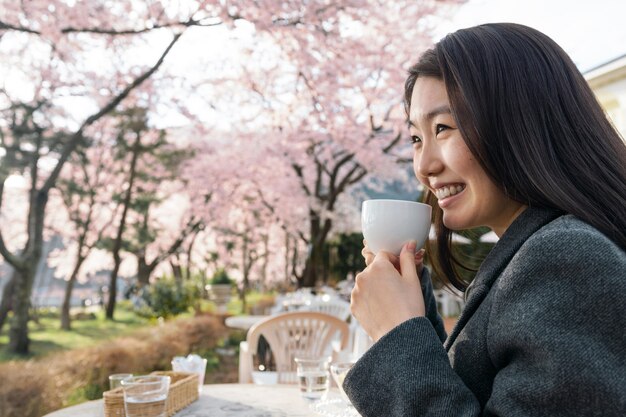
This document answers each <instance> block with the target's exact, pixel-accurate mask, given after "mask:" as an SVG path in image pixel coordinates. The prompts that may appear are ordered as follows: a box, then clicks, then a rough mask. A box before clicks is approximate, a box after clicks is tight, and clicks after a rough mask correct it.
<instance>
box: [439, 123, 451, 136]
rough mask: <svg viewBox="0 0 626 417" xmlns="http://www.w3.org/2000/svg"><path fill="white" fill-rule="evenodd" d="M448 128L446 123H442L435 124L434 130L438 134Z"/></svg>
mask: <svg viewBox="0 0 626 417" xmlns="http://www.w3.org/2000/svg"><path fill="white" fill-rule="evenodd" d="M448 129H450V128H449V127H448V126H446V125H442V124H438V125H437V126H435V132H436V133H437V134H440V133H441V132H443V131H444V130H448Z"/></svg>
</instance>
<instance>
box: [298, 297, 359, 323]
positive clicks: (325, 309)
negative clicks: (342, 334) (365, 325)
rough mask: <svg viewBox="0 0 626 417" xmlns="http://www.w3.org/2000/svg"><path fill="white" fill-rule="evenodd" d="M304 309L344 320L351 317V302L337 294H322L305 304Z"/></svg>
mask: <svg viewBox="0 0 626 417" xmlns="http://www.w3.org/2000/svg"><path fill="white" fill-rule="evenodd" d="M302 310H306V311H318V312H320V313H326V314H330V315H331V316H335V317H337V318H339V319H341V320H343V321H347V320H348V319H349V318H350V303H349V302H347V301H345V300H342V299H341V298H339V297H336V296H330V295H322V296H320V297H316V298H315V299H313V300H312V301H311V303H310V304H306V305H305V306H303V307H302Z"/></svg>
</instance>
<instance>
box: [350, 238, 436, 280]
mask: <svg viewBox="0 0 626 417" xmlns="http://www.w3.org/2000/svg"><path fill="white" fill-rule="evenodd" d="M425 253H426V251H425V250H424V249H420V250H418V251H417V253H416V254H415V268H416V272H417V276H418V277H419V276H420V275H422V269H423V268H424V254H425ZM361 255H363V258H365V265H366V266H369V264H371V263H372V262H374V257H375V255H374V252H372V251H371V250H370V248H369V246H367V240H365V239H363V249H362V250H361ZM387 255H388V256H389V260H390V261H391V263H392V264H393V265H394V266H395V267H396V270H398V272H400V258H399V257H398V256H396V255H393V254H391V253H387Z"/></svg>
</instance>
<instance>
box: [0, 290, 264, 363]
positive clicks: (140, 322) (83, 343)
mask: <svg viewBox="0 0 626 417" xmlns="http://www.w3.org/2000/svg"><path fill="white" fill-rule="evenodd" d="M273 299H274V295H273V294H271V293H260V292H257V291H250V293H248V294H247V295H246V301H247V305H248V308H250V306H254V305H259V304H263V303H265V304H272V302H273ZM198 307H199V309H200V310H201V311H208V312H215V311H216V310H217V309H216V307H215V305H214V304H213V303H212V302H210V301H207V300H201V301H200V305H199V306H198ZM241 307H242V304H241V301H240V300H239V297H238V296H237V295H236V292H235V291H233V296H232V298H231V301H230V303H229V304H228V306H227V314H229V315H238V314H242V312H241V310H242V308H241ZM94 313H95V318H82V319H80V320H78V319H74V320H72V330H69V331H68V330H61V329H60V325H61V323H60V319H59V312H58V310H56V309H47V310H42V311H40V312H39V313H38V315H39V319H38V322H34V321H31V322H30V323H29V325H28V329H29V333H28V336H29V338H30V340H31V344H30V354H29V355H27V356H21V355H16V354H13V353H10V352H8V350H7V345H8V343H9V336H8V333H9V332H8V327H9V326H8V324H7V325H5V327H4V332H3V333H2V334H0V363H2V362H7V361H10V360H28V359H33V358H40V357H44V356H47V355H49V354H50V353H55V352H62V351H66V350H71V349H78V348H84V347H89V346H95V345H97V344H99V343H101V342H103V341H106V340H110V339H113V338H116V337H120V336H126V335H131V334H132V333H133V332H134V331H135V330H137V329H140V328H144V327H147V326H151V325H154V324H156V323H157V320H155V319H147V318H143V317H141V316H138V315H137V314H135V313H134V312H133V310H132V306H131V304H130V302H128V301H121V302H118V303H117V305H116V308H115V320H106V319H105V314H104V311H103V310H102V309H97V310H94ZM193 315H194V312H193V310H192V309H189V311H188V312H186V313H183V314H181V315H179V316H178V317H179V318H189V317H192V316H193Z"/></svg>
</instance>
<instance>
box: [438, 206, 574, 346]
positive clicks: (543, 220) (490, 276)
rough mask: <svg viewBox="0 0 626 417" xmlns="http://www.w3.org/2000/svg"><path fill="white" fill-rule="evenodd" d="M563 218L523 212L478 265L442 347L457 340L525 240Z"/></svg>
mask: <svg viewBox="0 0 626 417" xmlns="http://www.w3.org/2000/svg"><path fill="white" fill-rule="evenodd" d="M561 214H562V212H559V211H557V210H554V209H546V208H536V207H529V208H527V209H526V210H524V211H523V212H522V213H521V214H520V215H519V216H518V217H517V218H516V219H515V220H514V221H513V223H511V225H510V226H509V228H508V229H507V230H506V232H504V235H502V238H500V240H499V241H498V243H497V244H496V245H495V246H494V247H493V249H492V250H491V252H489V254H488V255H487V257H486V258H485V260H484V261H483V263H482V264H481V266H480V268H479V269H478V272H477V273H476V276H475V277H474V280H473V281H472V283H471V284H470V286H469V287H468V288H467V290H466V293H465V303H466V304H465V308H464V309H463V312H462V313H461V316H460V317H459V320H458V322H457V324H456V326H454V329H453V330H452V333H450V336H449V337H448V340H446V343H445V347H446V349H447V350H449V349H450V347H451V346H452V344H453V343H454V341H455V340H456V338H457V336H458V335H459V333H460V332H461V330H462V329H463V327H465V325H466V324H467V322H468V321H469V319H470V318H471V317H472V315H473V314H474V312H475V311H476V309H477V308H478V307H479V306H480V303H481V302H482V301H483V299H484V298H485V297H486V296H487V294H488V293H489V290H490V289H491V286H492V285H493V283H494V282H495V280H496V279H497V278H498V277H499V276H500V274H501V273H502V271H503V270H504V268H506V266H507V265H508V263H509V262H510V261H511V259H512V258H513V256H514V255H515V253H517V251H518V250H519V248H520V247H521V246H522V245H523V244H524V242H526V240H528V238H529V237H530V236H531V235H532V234H533V233H535V232H536V231H537V230H539V229H541V228H542V227H543V226H545V225H546V224H548V223H550V222H551V221H552V220H554V219H556V218H557V217H559V216H560V215H561Z"/></svg>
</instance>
